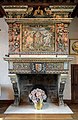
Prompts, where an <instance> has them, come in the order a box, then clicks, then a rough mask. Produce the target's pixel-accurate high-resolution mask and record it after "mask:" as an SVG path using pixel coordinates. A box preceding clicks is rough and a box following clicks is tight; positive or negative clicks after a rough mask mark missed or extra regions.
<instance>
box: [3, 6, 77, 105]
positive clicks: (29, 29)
mask: <svg viewBox="0 0 78 120" xmlns="http://www.w3.org/2000/svg"><path fill="white" fill-rule="evenodd" d="M74 7H75V6H72V5H71V6H48V7H46V6H44V7H40V6H36V7H35V8H34V7H28V6H24V5H23V6H3V8H4V10H5V12H6V14H7V17H6V18H5V20H6V22H7V23H8V26H9V52H8V55H6V56H5V58H4V59H5V60H6V61H8V71H9V77H10V79H11V82H12V85H13V90H14V97H15V98H14V105H19V104H20V102H29V99H28V95H29V92H30V91H31V89H32V88H33V87H34V85H35V86H39V87H40V86H42V87H44V88H45V90H46V93H47V95H48V100H50V101H52V102H53V101H55V100H57V99H58V100H59V104H64V103H63V90H64V87H65V83H66V80H68V79H69V77H68V74H69V67H70V61H71V60H72V57H70V56H69V39H68V25H69V24H70V22H71V20H72V18H70V14H69V13H71V12H72V10H73V9H74ZM16 11H17V12H16Z"/></svg>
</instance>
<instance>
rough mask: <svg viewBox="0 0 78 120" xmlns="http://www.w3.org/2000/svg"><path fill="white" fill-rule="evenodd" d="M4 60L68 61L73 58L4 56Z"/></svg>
mask: <svg viewBox="0 0 78 120" xmlns="http://www.w3.org/2000/svg"><path fill="white" fill-rule="evenodd" d="M4 60H5V61H12V62H69V61H72V60H73V57H57V56H56V57H50V56H49V57H48V56H43V57H38V56H37V57H30V56H29V57H4Z"/></svg>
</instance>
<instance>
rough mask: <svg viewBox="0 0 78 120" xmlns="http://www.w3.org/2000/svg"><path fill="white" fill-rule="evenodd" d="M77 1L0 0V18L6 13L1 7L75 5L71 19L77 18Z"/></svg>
mask: <svg viewBox="0 0 78 120" xmlns="http://www.w3.org/2000/svg"><path fill="white" fill-rule="evenodd" d="M77 1H78V0H0V18H1V17H3V16H5V15H6V13H5V11H4V10H3V8H2V5H28V6H49V5H76V7H75V9H74V10H73V12H72V14H71V17H75V16H77V17H78V3H77Z"/></svg>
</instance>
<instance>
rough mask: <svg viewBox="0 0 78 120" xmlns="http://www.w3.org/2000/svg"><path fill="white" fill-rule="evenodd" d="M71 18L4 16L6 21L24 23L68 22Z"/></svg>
mask: <svg viewBox="0 0 78 120" xmlns="http://www.w3.org/2000/svg"><path fill="white" fill-rule="evenodd" d="M72 19H73V18H45V19H44V18H31V19H30V18H5V20H6V22H7V23H13V22H18V23H26V24H46V23H47V24H51V23H59V22H63V23H70V22H71V21H72Z"/></svg>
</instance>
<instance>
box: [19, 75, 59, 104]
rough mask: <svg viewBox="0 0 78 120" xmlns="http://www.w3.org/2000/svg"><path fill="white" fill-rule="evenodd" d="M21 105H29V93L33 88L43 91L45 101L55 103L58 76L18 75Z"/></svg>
mask: <svg viewBox="0 0 78 120" xmlns="http://www.w3.org/2000/svg"><path fill="white" fill-rule="evenodd" d="M17 76H18V83H19V88H20V98H21V101H20V102H21V103H23V102H24V103H25V102H26V103H31V101H30V100H29V93H30V92H31V90H33V89H34V88H40V89H43V90H44V91H45V92H46V95H47V99H46V100H45V101H44V102H46V101H52V102H54V101H56V100H57V97H58V74H18V75H17Z"/></svg>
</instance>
